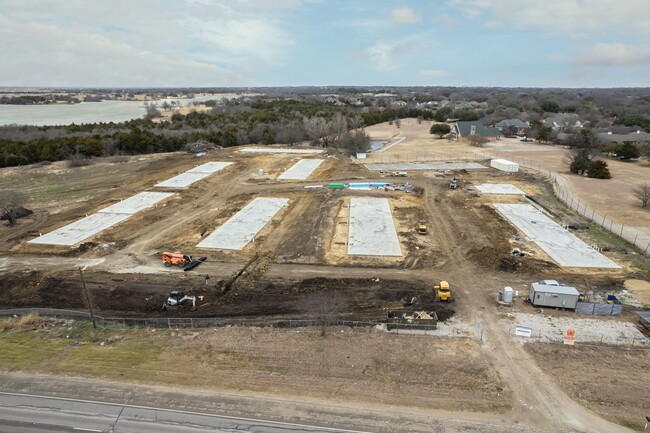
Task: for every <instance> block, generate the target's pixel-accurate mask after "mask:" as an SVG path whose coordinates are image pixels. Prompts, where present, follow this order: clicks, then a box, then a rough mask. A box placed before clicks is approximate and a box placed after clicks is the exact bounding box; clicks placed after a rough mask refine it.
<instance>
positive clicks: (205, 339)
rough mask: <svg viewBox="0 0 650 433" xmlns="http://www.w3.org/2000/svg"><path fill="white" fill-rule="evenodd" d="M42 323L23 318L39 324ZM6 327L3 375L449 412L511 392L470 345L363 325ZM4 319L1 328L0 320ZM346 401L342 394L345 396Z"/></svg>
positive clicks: (498, 407) (486, 406)
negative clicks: (31, 374)
mask: <svg viewBox="0 0 650 433" xmlns="http://www.w3.org/2000/svg"><path fill="white" fill-rule="evenodd" d="M40 320H42V319H40V318H37V317H31V318H26V319H24V323H26V324H29V323H31V324H34V323H39V321H40ZM12 321H15V322H16V323H13V324H12V325H11V326H7V325H4V324H3V325H2V328H1V329H3V331H2V333H1V334H0V335H1V338H0V369H2V370H22V371H37V372H46V373H56V374H76V375H83V376H89V377H101V378H107V379H116V380H128V381H134V382H140V383H151V384H157V383H167V382H168V381H169V375H170V372H171V371H173V372H174V373H173V376H174V380H173V383H174V385H175V386H177V385H178V386H187V387H192V388H197V387H198V388H203V389H215V390H217V389H218V390H225V391H229V392H255V393H274V394H277V395H291V396H294V397H296V396H303V397H313V398H325V399H336V400H339V401H340V400H341V399H342V398H344V399H345V400H347V401H357V402H369V403H372V402H374V403H389V404H398V405H405V406H414V407H437V408H440V409H448V410H458V409H463V410H473V411H499V412H501V411H504V410H507V409H508V408H509V407H510V394H509V392H507V391H504V390H503V388H504V385H503V383H502V382H501V380H500V378H499V377H498V375H497V374H496V373H495V372H494V371H493V368H491V366H490V365H489V364H487V362H486V361H485V359H484V357H482V356H481V348H480V346H479V344H478V343H477V342H475V341H473V340H461V339H455V340H445V339H433V338H431V337H426V336H397V335H390V334H385V333H383V332H380V331H376V330H374V329H365V328H357V329H351V328H330V329H328V331H327V333H326V335H325V336H322V337H321V336H319V333H320V330H319V329H312V328H306V329H305V328H303V329H299V330H295V329H294V330H279V329H272V328H239V327H228V328H218V329H210V330H201V331H197V330H190V331H186V330H182V331H170V330H131V331H115V332H104V331H99V332H93V331H92V328H89V326H88V324H78V323H74V324H67V323H60V322H52V323H51V324H50V329H48V330H47V331H46V330H44V329H37V330H33V331H25V330H24V329H23V328H22V327H21V326H18V323H20V322H21V320H18V319H12ZM0 323H1V322H0ZM342 396H344V397H342Z"/></svg>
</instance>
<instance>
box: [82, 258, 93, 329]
mask: <svg viewBox="0 0 650 433" xmlns="http://www.w3.org/2000/svg"><path fill="white" fill-rule="evenodd" d="M79 275H81V284H83V288H84V296H85V297H86V303H87V304H88V310H89V311H90V320H92V321H93V328H95V329H97V323H96V322H95V313H93V304H92V303H91V302H90V296H88V288H87V287H86V279H85V278H84V270H83V269H82V268H79Z"/></svg>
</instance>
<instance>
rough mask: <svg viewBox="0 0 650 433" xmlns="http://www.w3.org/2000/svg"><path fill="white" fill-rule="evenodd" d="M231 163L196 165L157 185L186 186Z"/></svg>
mask: <svg viewBox="0 0 650 433" xmlns="http://www.w3.org/2000/svg"><path fill="white" fill-rule="evenodd" d="M230 164H232V162H217V161H215V162H207V163H205V164H201V165H199V166H198V167H194V168H193V169H191V170H187V171H186V172H185V173H181V174H179V175H178V176H174V177H172V178H171V179H167V180H166V181H164V182H160V183H157V184H156V186H158V187H162V188H185V187H188V186H190V185H192V184H193V183H194V182H198V181H199V180H201V179H204V178H206V177H208V176H210V175H211V174H213V173H216V172H217V171H219V170H223V169H224V168H225V167H227V166H229V165H230Z"/></svg>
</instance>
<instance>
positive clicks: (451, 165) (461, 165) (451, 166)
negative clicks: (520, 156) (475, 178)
mask: <svg viewBox="0 0 650 433" xmlns="http://www.w3.org/2000/svg"><path fill="white" fill-rule="evenodd" d="M365 166H366V168H367V169H368V170H374V171H378V170H479V169H485V168H487V167H485V166H483V165H481V164H477V163H475V162H448V163H444V162H441V163H431V164H424V163H422V164H418V163H413V164H408V163H407V164H365Z"/></svg>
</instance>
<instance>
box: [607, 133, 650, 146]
mask: <svg viewBox="0 0 650 433" xmlns="http://www.w3.org/2000/svg"><path fill="white" fill-rule="evenodd" d="M598 138H600V139H601V140H603V141H609V142H612V143H622V142H624V141H631V142H633V143H634V142H637V141H644V142H648V141H650V134H649V133H647V132H644V131H640V132H638V133H637V132H631V133H629V134H608V133H606V132H605V133H600V134H598Z"/></svg>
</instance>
